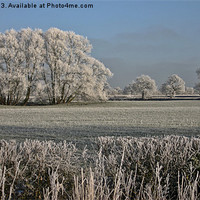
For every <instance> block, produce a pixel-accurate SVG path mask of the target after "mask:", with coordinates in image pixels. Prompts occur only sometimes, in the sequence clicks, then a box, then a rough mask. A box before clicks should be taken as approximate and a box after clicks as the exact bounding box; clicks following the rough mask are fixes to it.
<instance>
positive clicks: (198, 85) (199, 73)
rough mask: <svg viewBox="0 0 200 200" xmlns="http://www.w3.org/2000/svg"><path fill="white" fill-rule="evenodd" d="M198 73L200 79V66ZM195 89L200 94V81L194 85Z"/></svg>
mask: <svg viewBox="0 0 200 200" xmlns="http://www.w3.org/2000/svg"><path fill="white" fill-rule="evenodd" d="M196 73H197V76H198V79H199V80H200V68H199V69H197V71H196ZM194 89H195V91H196V92H198V93H199V94H200V82H199V83H197V84H196V85H195V86H194Z"/></svg>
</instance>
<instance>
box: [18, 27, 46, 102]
mask: <svg viewBox="0 0 200 200" xmlns="http://www.w3.org/2000/svg"><path fill="white" fill-rule="evenodd" d="M18 35H19V36H18V37H19V48H20V52H21V54H22V56H23V65H22V67H23V69H24V70H23V71H24V75H25V76H26V80H27V84H26V91H25V98H24V101H23V103H24V104H26V103H27V102H28V100H29V98H30V95H31V93H32V92H33V90H34V89H35V87H36V85H37V83H38V81H39V79H40V77H41V66H42V64H43V62H44V40H43V37H42V30H39V29H36V30H32V29H30V28H27V29H22V30H21V31H20V32H19V33H18Z"/></svg>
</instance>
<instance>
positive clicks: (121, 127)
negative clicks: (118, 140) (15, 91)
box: [0, 101, 200, 141]
mask: <svg viewBox="0 0 200 200" xmlns="http://www.w3.org/2000/svg"><path fill="white" fill-rule="evenodd" d="M167 134H181V135H187V136H189V135H198V134H200V101H166V102H159V101H158V102H146V101H141V102H134V101H131V102H128V101H127V102H107V103H99V104H88V105H73V104H72V105H70V106H66V105H57V106H40V107H39V106H38V107H34V106H33V107H9V106H0V139H3V138H4V139H17V140H23V139H25V138H30V139H41V140H43V139H47V140H48V139H53V140H58V141H59V140H64V139H65V140H79V141H80V140H82V139H83V140H87V139H90V138H93V137H96V136H105V135H108V136H111V135H113V136H119V135H121V136H125V135H126V136H152V135H167Z"/></svg>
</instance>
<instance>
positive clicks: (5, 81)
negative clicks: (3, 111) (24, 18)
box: [0, 29, 27, 105]
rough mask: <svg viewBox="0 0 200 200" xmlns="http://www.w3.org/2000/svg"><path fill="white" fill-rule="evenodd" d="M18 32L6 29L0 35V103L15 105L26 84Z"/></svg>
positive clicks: (22, 94)
mask: <svg viewBox="0 0 200 200" xmlns="http://www.w3.org/2000/svg"><path fill="white" fill-rule="evenodd" d="M23 60H24V56H23V54H22V51H21V50H20V45H19V38H18V32H16V31H15V30H13V29H12V30H10V31H6V32H5V34H1V35H0V103H1V104H7V105H10V104H11V105H15V104H18V103H19V102H20V100H21V99H22V98H23V96H24V89H25V87H26V85H27V80H26V77H25V73H24V69H23V67H22V63H23Z"/></svg>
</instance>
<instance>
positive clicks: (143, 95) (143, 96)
mask: <svg viewBox="0 0 200 200" xmlns="http://www.w3.org/2000/svg"><path fill="white" fill-rule="evenodd" d="M142 99H143V100H144V99H145V91H142Z"/></svg>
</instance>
